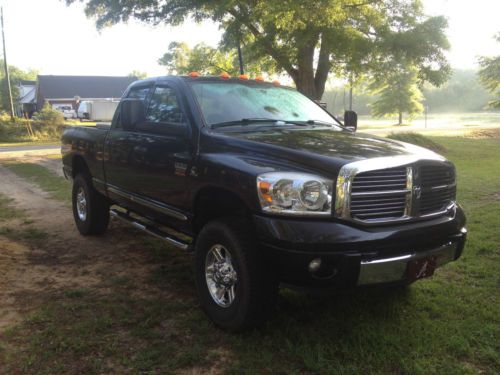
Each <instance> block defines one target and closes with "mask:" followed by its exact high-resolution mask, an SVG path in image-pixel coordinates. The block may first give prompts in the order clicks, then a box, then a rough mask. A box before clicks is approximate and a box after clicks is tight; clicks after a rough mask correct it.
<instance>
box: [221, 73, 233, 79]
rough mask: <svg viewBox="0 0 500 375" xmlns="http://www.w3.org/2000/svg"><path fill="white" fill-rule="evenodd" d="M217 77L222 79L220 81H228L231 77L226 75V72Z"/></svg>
mask: <svg viewBox="0 0 500 375" xmlns="http://www.w3.org/2000/svg"><path fill="white" fill-rule="evenodd" d="M219 77H220V78H222V79H229V78H231V76H230V75H229V74H227V73H226V72H223V73H221V74H220V76H219Z"/></svg>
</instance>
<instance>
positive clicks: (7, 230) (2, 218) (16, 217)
mask: <svg viewBox="0 0 500 375" xmlns="http://www.w3.org/2000/svg"><path fill="white" fill-rule="evenodd" d="M32 224H33V221H32V220H30V219H29V218H28V217H27V216H26V213H25V212H24V211H21V210H19V209H17V208H15V207H14V206H13V201H12V199H10V198H8V197H5V196H3V195H1V194H0V236H5V237H8V238H10V239H12V240H15V241H22V242H25V243H28V244H30V245H33V246H40V245H41V244H42V241H43V240H44V239H46V238H47V233H45V232H43V231H41V230H39V229H37V228H35V227H34V226H33V225H32ZM0 249H1V243H0Z"/></svg>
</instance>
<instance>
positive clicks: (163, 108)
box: [146, 87, 185, 125]
mask: <svg viewBox="0 0 500 375" xmlns="http://www.w3.org/2000/svg"><path fill="white" fill-rule="evenodd" d="M146 121H148V122H153V123H168V124H177V125H180V124H184V122H185V121H184V115H183V113H182V110H181V108H180V106H179V101H178V100H177V95H176V94H175V91H174V90H173V89H171V88H170V87H156V88H155V91H154V93H153V95H152V97H151V100H150V102H149V108H148V112H147V114H146Z"/></svg>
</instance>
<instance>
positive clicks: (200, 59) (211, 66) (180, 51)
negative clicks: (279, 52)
mask: <svg viewBox="0 0 500 375" xmlns="http://www.w3.org/2000/svg"><path fill="white" fill-rule="evenodd" d="M244 61H245V59H244ZM158 63H159V64H160V65H163V66H165V67H166V68H167V71H168V72H169V73H170V74H187V73H189V72H193V71H195V72H199V73H201V74H212V75H217V74H220V73H222V72H226V73H228V74H230V75H238V74H239V72H240V67H239V61H238V53H237V52H236V50H234V49H217V48H213V47H210V46H207V45H206V44H204V43H199V44H197V45H195V46H194V47H193V48H189V46H188V45H187V44H186V43H184V42H172V43H170V45H169V46H168V51H167V52H166V53H165V54H164V55H163V56H162V57H161V58H160V59H159V60H158ZM263 65H264V66H263ZM264 70H265V71H266V72H267V73H271V72H272V71H273V69H272V67H271V66H270V67H268V68H267V69H266V67H265V62H263V64H259V63H257V62H256V61H249V62H248V63H247V64H245V73H252V74H256V75H258V74H261V73H262V72H263V71H264Z"/></svg>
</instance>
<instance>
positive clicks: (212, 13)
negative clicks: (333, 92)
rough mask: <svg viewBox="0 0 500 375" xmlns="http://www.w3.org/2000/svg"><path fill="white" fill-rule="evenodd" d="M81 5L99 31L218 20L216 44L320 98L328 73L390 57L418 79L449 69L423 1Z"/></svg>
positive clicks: (89, 0) (106, 1) (196, 0)
mask: <svg viewBox="0 0 500 375" xmlns="http://www.w3.org/2000/svg"><path fill="white" fill-rule="evenodd" d="M75 1H76V0H66V2H67V3H68V4H71V3H73V2H75ZM80 1H82V2H84V3H86V7H85V12H86V14H87V15H88V16H90V17H94V18H95V19H96V25H97V27H98V28H102V27H106V26H110V25H113V24H116V23H119V22H126V21H127V20H129V19H130V18H135V19H137V20H140V21H143V22H147V23H151V24H159V23H166V24H170V25H178V24H180V23H182V22H183V21H184V20H185V19H186V18H188V17H192V18H194V19H195V20H197V21H199V20H203V19H211V20H213V21H215V22H219V23H220V24H221V27H222V28H223V30H224V35H223V38H222V41H221V47H226V48H227V47H228V46H233V47H234V46H235V45H236V41H237V40H240V41H241V42H242V44H243V45H244V46H245V49H246V50H247V53H248V58H249V59H250V60H253V61H256V60H259V59H264V60H266V61H267V62H268V63H269V64H272V65H273V66H274V68H275V70H276V71H278V72H286V73H288V74H289V75H290V77H291V78H292V79H293V80H294V82H295V84H296V86H297V89H298V90H299V91H301V92H302V93H304V94H306V95H308V96H309V97H311V98H314V99H320V98H321V96H322V94H323V92H324V89H325V82H326V80H327V77H328V74H329V73H330V72H331V71H334V72H337V73H339V72H340V73H342V72H345V71H355V72H362V71H367V70H370V69H373V68H376V66H373V64H372V63H371V62H372V61H374V62H376V61H378V60H380V59H390V57H391V56H393V55H394V54H405V55H406V57H407V59H409V60H412V63H413V64H414V65H415V66H418V67H419V76H420V78H421V79H425V80H427V79H431V80H433V79H437V78H436V76H439V75H440V74H441V71H442V70H446V69H447V68H448V64H447V62H446V59H445V57H444V55H443V49H445V48H447V47H448V44H447V39H446V37H445V34H444V29H445V27H446V21H445V20H444V18H443V17H426V16H425V15H424V13H423V7H422V4H421V1H420V0H317V1H310V0H252V1H246V2H242V1H238V0H225V1H219V0H80ZM250 60H247V61H250Z"/></svg>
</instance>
